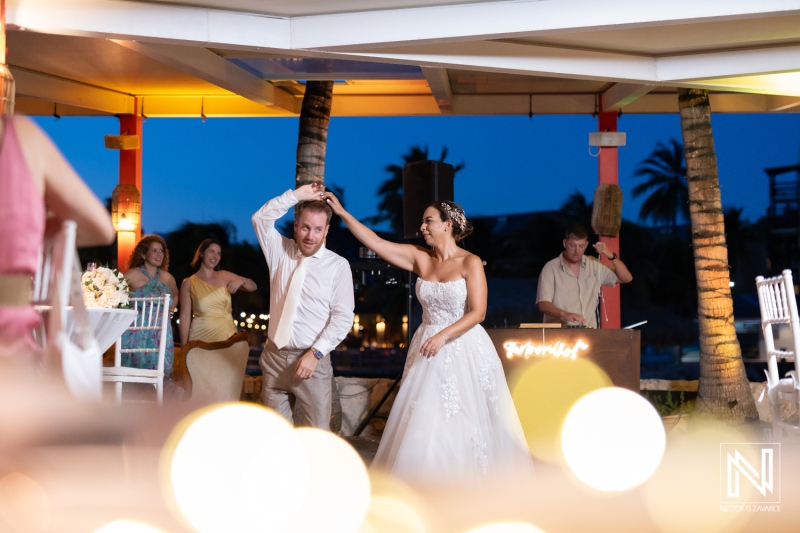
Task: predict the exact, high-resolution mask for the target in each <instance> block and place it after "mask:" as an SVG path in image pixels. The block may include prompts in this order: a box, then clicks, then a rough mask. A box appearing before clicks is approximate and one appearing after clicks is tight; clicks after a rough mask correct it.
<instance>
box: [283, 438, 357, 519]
mask: <svg viewBox="0 0 800 533" xmlns="http://www.w3.org/2000/svg"><path fill="white" fill-rule="evenodd" d="M295 434H296V435H297V436H298V437H299V439H300V442H302V444H303V446H304V447H305V450H306V453H307V454H308V459H309V464H310V466H311V479H310V486H309V490H308V492H307V494H306V497H305V502H304V503H303V509H307V510H309V511H308V512H306V511H304V512H302V513H299V514H298V515H297V516H296V517H295V519H294V521H292V523H291V524H290V525H289V527H288V530H289V531H292V532H298V533H300V532H305V531H326V532H329V533H351V532H352V533H354V532H356V531H358V530H359V528H360V527H361V524H362V523H363V522H364V516H365V515H366V514H367V509H368V508H369V504H370V484H369V476H368V475H367V467H366V466H365V465H364V461H362V460H361V456H360V455H358V452H357V451H356V450H355V449H354V448H353V447H352V446H350V445H349V444H348V443H347V442H345V441H344V440H342V439H341V438H339V437H337V436H336V435H334V434H333V433H331V432H330V431H323V430H321V429H316V428H300V429H297V430H296V431H295ZM311 510H313V511H311Z"/></svg>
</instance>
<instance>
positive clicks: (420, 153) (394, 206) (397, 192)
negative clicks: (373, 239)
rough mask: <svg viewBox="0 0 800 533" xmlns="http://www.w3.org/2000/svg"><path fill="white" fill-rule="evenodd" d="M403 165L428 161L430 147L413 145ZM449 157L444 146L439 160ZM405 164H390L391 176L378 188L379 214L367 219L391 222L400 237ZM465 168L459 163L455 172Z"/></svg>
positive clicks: (405, 156) (441, 161)
mask: <svg viewBox="0 0 800 533" xmlns="http://www.w3.org/2000/svg"><path fill="white" fill-rule="evenodd" d="M401 157H402V158H403V165H405V164H407V163H414V162H417V161H428V160H430V157H429V155H428V147H427V146H425V147H420V146H412V147H411V149H410V151H409V152H408V153H407V154H403V155H402V156H401ZM445 159H447V147H444V148H442V155H441V156H439V159H438V161H439V162H440V163H444V162H445ZM403 165H388V166H387V167H386V172H388V173H389V174H391V177H390V178H389V179H387V180H386V181H384V182H383V183H382V184H381V186H380V187H379V188H378V196H380V197H381V201H380V202H379V203H378V214H377V215H375V216H373V217H369V218H367V219H366V222H367V223H369V224H380V223H382V222H387V221H388V222H389V223H390V224H391V226H392V232H393V233H394V234H395V236H397V238H398V239H400V240H402V238H403ZM463 168H464V163H463V162H462V163H459V164H457V165H455V167H454V169H453V170H454V174H458V171H459V170H461V169H463Z"/></svg>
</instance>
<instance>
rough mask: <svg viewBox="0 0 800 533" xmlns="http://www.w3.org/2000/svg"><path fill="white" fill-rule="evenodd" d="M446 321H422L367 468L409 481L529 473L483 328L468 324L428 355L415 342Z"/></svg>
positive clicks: (502, 376) (528, 460) (520, 437)
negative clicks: (425, 355) (431, 322)
mask: <svg viewBox="0 0 800 533" xmlns="http://www.w3.org/2000/svg"><path fill="white" fill-rule="evenodd" d="M444 327H446V324H443V325H438V326H437V325H431V324H424V323H423V324H422V325H421V326H420V327H419V329H418V330H417V332H416V334H415V335H414V338H413V340H412V341H411V345H410V346H409V350H408V359H407V360H406V368H405V372H404V376H403V383H402V385H401V387H400V391H399V392H398V394H397V398H396V399H395V401H394V405H393V406H392V410H391V413H390V415H389V419H388V421H387V423H386V428H385V429H384V432H383V437H382V438H381V442H380V445H379V447H378V451H377V454H376V455H375V458H374V460H373V462H372V468H374V469H381V470H385V471H387V472H390V473H391V474H392V475H395V476H397V477H399V478H402V479H405V480H407V481H411V482H428V483H459V482H484V481H487V480H491V479H499V478H501V477H502V478H508V477H509V476H513V477H515V478H522V479H524V478H529V479H530V478H532V476H533V462H532V460H531V457H530V454H529V452H528V448H527V446H526V443H525V437H524V435H523V432H522V426H521V424H520V421H519V416H518V415H517V412H516V409H515V407H514V404H513V402H512V399H511V394H510V392H509V389H508V384H507V383H506V378H505V374H504V373H503V368H502V364H501V363H500V359H499V357H498V355H497V351H496V350H495V349H494V345H493V344H492V342H491V339H490V338H489V335H488V334H487V333H486V331H485V330H484V329H483V328H482V327H481V326H475V327H473V328H472V329H471V330H469V331H468V332H466V333H464V334H463V335H461V336H460V337H458V338H457V339H453V340H451V341H450V342H448V343H447V344H445V345H444V347H443V348H442V349H441V350H439V352H438V353H437V354H436V355H435V356H434V357H431V358H426V357H423V356H421V355H420V353H419V352H420V346H421V345H422V343H423V342H425V340H427V339H428V338H429V337H431V336H433V335H436V334H437V333H438V332H439V331H441V330H442V329H444Z"/></svg>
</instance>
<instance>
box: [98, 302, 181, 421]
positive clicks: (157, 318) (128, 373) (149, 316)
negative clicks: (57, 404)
mask: <svg viewBox="0 0 800 533" xmlns="http://www.w3.org/2000/svg"><path fill="white" fill-rule="evenodd" d="M169 300H170V295H169V294H165V295H164V296H161V297H157V298H131V299H130V300H129V303H130V305H131V306H132V307H133V308H134V309H136V310H137V311H138V315H137V316H136V320H134V321H133V324H132V325H131V326H130V327H129V328H128V330H127V331H132V332H140V331H151V332H156V333H157V334H158V338H159V342H158V347H151V348H123V347H122V339H121V338H120V339H118V340H117V344H116V348H115V350H114V366H110V367H104V368H103V381H108V382H114V383H116V391H115V392H116V400H117V403H121V402H122V384H123V383H150V384H152V385H154V386H155V388H156V398H157V402H158V404H159V405H160V404H162V403H163V402H164V354H165V352H166V348H167V328H169V327H171V325H170V320H169V309H170V307H169ZM154 351H158V365H157V366H156V368H154V369H146V368H133V367H128V366H122V354H123V353H144V352H154Z"/></svg>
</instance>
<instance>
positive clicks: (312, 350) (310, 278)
mask: <svg viewBox="0 0 800 533" xmlns="http://www.w3.org/2000/svg"><path fill="white" fill-rule="evenodd" d="M324 190H325V188H324V186H323V185H317V184H314V183H312V184H308V185H303V186H302V187H298V188H297V189H295V190H294V191H291V190H288V191H286V192H285V193H283V194H282V195H280V196H278V197H276V198H273V199H272V200H270V201H268V202H267V203H266V204H264V206H263V207H261V209H259V210H258V211H257V212H256V214H254V215H253V226H254V227H255V230H256V235H258V242H259V244H261V250H262V251H263V252H264V257H266V259H267V266H268V267H269V278H270V286H269V311H270V320H269V329H268V330H267V336H268V339H267V343H266V345H265V347H264V351H263V352H262V354H261V359H260V360H259V365H260V366H261V371H262V375H263V385H262V389H261V397H262V400H263V402H264V405H266V406H267V407H270V408H272V409H274V410H275V411H277V412H278V413H280V414H281V415H283V416H284V417H285V418H286V419H288V420H289V421H290V422H293V421H294V420H293V416H292V407H293V406H294V403H295V401H297V402H299V403H300V406H301V407H302V412H303V416H304V420H298V421H296V422H297V423H298V424H299V425H310V426H313V427H317V428H320V429H329V428H330V418H331V395H332V390H331V382H332V374H333V369H332V368H331V361H330V357H328V354H329V353H330V351H331V350H333V349H334V348H336V346H337V345H338V344H339V343H340V342H342V340H344V338H345V337H346V336H347V333H348V331H349V330H350V328H351V327H352V326H353V307H354V300H353V274H352V272H351V271H350V264H349V263H348V262H347V261H346V260H345V259H344V258H343V257H341V256H339V255H337V254H335V253H333V252H331V251H330V250H328V249H327V248H325V236H326V235H327V234H328V229H329V228H330V222H331V214H332V213H331V208H330V207H328V205H327V204H326V203H325V202H324V201H323V198H324ZM295 205H297V208H296V209H295V213H294V240H291V239H287V238H286V237H283V236H282V235H281V234H280V233H278V231H277V230H276V229H275V222H276V221H277V220H278V219H279V218H281V217H282V216H283V215H284V214H286V212H287V211H289V209H290V208H292V207H293V206H295Z"/></svg>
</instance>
